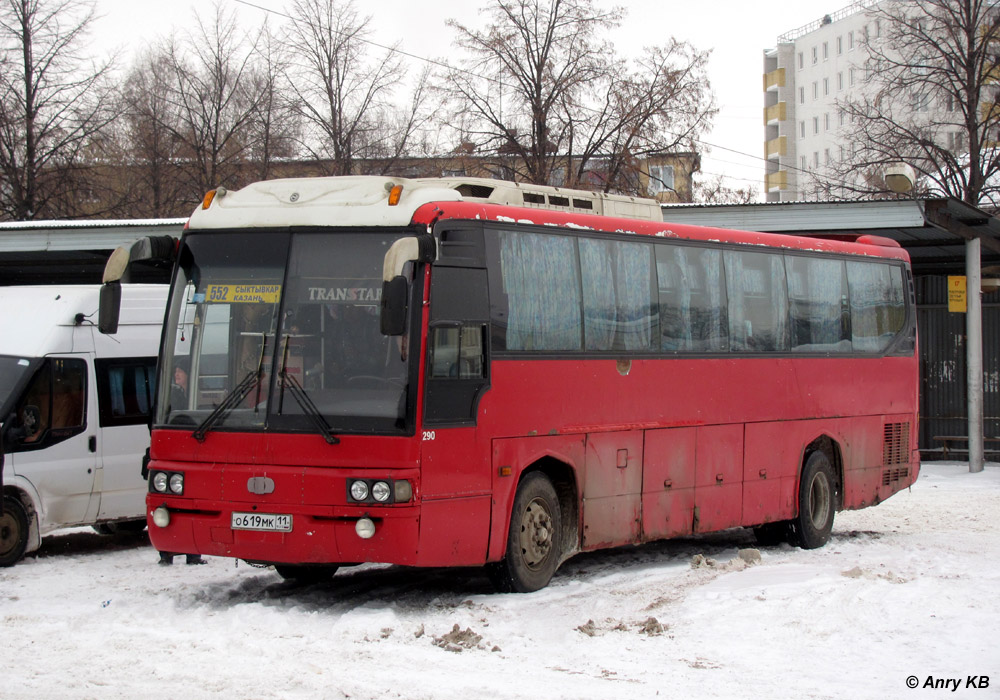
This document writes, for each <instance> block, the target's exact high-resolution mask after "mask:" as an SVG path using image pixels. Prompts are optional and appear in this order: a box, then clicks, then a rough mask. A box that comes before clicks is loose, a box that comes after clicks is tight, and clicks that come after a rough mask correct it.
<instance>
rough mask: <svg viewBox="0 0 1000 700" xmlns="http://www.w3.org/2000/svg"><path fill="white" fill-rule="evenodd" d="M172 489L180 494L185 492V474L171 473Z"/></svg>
mask: <svg viewBox="0 0 1000 700" xmlns="http://www.w3.org/2000/svg"><path fill="white" fill-rule="evenodd" d="M170 490H171V491H173V492H174V493H175V494H177V495H178V496H179V495H181V494H182V493H184V475H183V474H171V475H170Z"/></svg>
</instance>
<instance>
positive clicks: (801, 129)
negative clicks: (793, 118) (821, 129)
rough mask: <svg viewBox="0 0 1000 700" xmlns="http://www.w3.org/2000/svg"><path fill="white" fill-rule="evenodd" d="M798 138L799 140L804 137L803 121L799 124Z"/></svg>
mask: <svg viewBox="0 0 1000 700" xmlns="http://www.w3.org/2000/svg"><path fill="white" fill-rule="evenodd" d="M799 136H800V137H801V138H805V137H806V123H805V122H804V121H801V122H799Z"/></svg>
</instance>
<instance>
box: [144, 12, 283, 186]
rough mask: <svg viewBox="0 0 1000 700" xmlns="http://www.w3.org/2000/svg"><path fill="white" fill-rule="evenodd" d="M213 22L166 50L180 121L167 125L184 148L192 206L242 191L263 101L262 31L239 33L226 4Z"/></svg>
mask: <svg viewBox="0 0 1000 700" xmlns="http://www.w3.org/2000/svg"><path fill="white" fill-rule="evenodd" d="M213 9H214V11H213V16H212V19H211V21H210V22H208V23H206V22H205V21H203V20H201V19H199V20H198V22H197V25H196V27H195V29H194V30H193V31H192V32H190V33H188V34H185V35H183V36H181V37H177V36H175V37H173V38H172V39H171V40H170V42H169V43H168V44H167V45H166V47H165V48H164V49H163V51H164V60H165V61H166V64H167V66H169V71H170V80H169V83H168V86H167V93H166V94H167V97H168V100H169V104H170V110H171V112H172V114H173V115H176V122H174V121H169V122H165V123H164V126H165V127H166V128H167V129H168V130H169V131H170V132H171V133H172V135H173V136H174V137H175V138H176V139H177V141H178V142H179V144H180V146H181V151H180V156H181V158H182V160H183V162H184V163H185V166H186V168H187V169H188V171H189V180H190V182H191V184H192V186H193V188H194V189H192V190H191V191H190V192H189V193H188V197H187V199H188V201H189V202H190V201H195V202H196V201H199V200H200V199H201V194H202V193H204V192H205V191H207V190H209V189H214V188H215V187H218V186H226V187H239V186H241V185H242V184H243V180H244V179H245V177H244V176H243V170H244V169H245V167H244V166H245V164H246V162H247V160H248V158H249V157H250V138H251V135H252V130H251V128H250V127H251V125H252V124H253V122H254V119H255V116H257V115H259V112H260V105H261V101H262V100H263V99H264V97H263V96H262V95H261V94H259V93H257V92H255V90H254V87H255V84H254V82H253V80H252V77H253V71H254V68H253V60H254V57H255V56H256V55H257V47H258V42H259V40H260V32H259V31H258V32H256V33H252V34H248V33H245V32H242V31H240V29H239V27H238V26H237V24H236V19H235V17H234V15H233V14H232V13H227V12H226V10H225V8H224V6H223V4H222V3H221V2H218V3H216V4H215V5H214V8H213Z"/></svg>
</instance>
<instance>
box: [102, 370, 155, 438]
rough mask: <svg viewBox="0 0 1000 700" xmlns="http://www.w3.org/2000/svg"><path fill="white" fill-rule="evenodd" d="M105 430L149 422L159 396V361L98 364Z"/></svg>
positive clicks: (103, 426)
mask: <svg viewBox="0 0 1000 700" xmlns="http://www.w3.org/2000/svg"><path fill="white" fill-rule="evenodd" d="M94 366H95V368H96V372H97V405H98V413H99V415H100V422H101V427H102V428H106V427H111V426H119V425H144V424H146V423H148V422H149V415H150V411H151V409H152V406H153V396H154V394H155V393H156V358H155V357H116V358H112V359H102V360H95V361H94Z"/></svg>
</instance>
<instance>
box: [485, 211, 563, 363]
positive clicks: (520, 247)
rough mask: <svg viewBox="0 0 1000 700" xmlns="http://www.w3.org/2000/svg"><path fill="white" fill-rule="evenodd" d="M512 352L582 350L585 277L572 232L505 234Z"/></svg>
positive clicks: (503, 259) (504, 268)
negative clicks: (582, 286) (582, 279)
mask: <svg viewBox="0 0 1000 700" xmlns="http://www.w3.org/2000/svg"><path fill="white" fill-rule="evenodd" d="M500 265H501V268H502V271H503V281H504V291H505V292H506V293H507V304H508V323H507V349H508V350H579V349H580V331H581V321H580V307H581V303H580V280H579V276H578V274H577V267H576V250H575V246H574V243H573V239H572V238H569V237H568V236H549V235H540V234H533V233H512V232H507V231H504V232H501V233H500Z"/></svg>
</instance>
